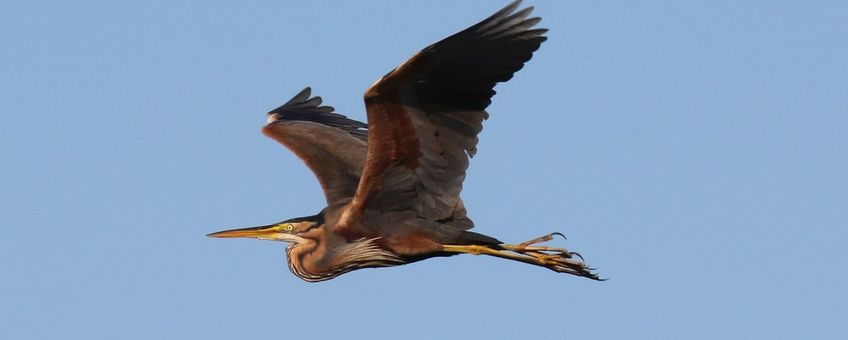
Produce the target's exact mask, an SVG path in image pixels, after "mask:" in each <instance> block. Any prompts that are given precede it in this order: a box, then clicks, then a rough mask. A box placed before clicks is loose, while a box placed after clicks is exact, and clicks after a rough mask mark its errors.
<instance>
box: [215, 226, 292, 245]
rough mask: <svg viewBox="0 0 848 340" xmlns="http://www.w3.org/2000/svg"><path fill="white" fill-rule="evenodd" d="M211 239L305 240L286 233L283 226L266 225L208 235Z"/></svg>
mask: <svg viewBox="0 0 848 340" xmlns="http://www.w3.org/2000/svg"><path fill="white" fill-rule="evenodd" d="M206 236H209V237H218V238H256V239H260V240H271V241H286V242H301V241H303V238H301V237H299V236H296V235H294V234H291V232H289V231H286V230H285V227H284V226H283V225H281V224H272V225H265V226H261V227H250V228H240V229H230V230H224V231H219V232H215V233H211V234H208V235H206Z"/></svg>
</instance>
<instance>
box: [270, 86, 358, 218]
mask: <svg viewBox="0 0 848 340" xmlns="http://www.w3.org/2000/svg"><path fill="white" fill-rule="evenodd" d="M310 92H311V89H310V88H308V87H307V88H305V89H303V91H300V93H298V94H297V95H296V96H294V98H292V99H291V100H289V101H288V102H286V103H285V104H283V105H282V106H280V107H278V108H276V109H273V110H271V111H270V112H268V124H266V125H265V127H263V128H262V133H264V134H265V135H266V136H268V137H271V138H273V139H274V140H276V141H278V142H280V143H281V144H283V145H285V146H286V147H287V148H289V150H291V151H292V152H294V154H295V155H297V156H298V157H300V159H302V160H303V161H304V162H305V163H306V165H307V166H308V167H309V169H311V170H312V172H313V173H315V176H316V177H318V182H320V183H321V188H323V189H324V196H325V198H326V199H327V205H328V206H331V205H334V204H338V203H342V202H346V201H349V200H350V198H351V197H353V195H354V193H355V192H356V187H357V185H358V183H359V177H360V174H361V171H362V168H363V165H364V162H365V152H366V142H367V139H368V130H367V127H368V126H367V125H366V124H365V123H362V122H359V121H355V120H353V119H349V118H347V117H345V116H343V115H340V114H338V113H335V112H333V110H334V109H333V108H332V107H330V106H321V97H312V98H309V96H310Z"/></svg>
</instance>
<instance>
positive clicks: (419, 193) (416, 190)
mask: <svg viewBox="0 0 848 340" xmlns="http://www.w3.org/2000/svg"><path fill="white" fill-rule="evenodd" d="M519 4H520V1H515V2H513V3H512V4H510V5H509V6H507V7H505V8H504V9H502V10H500V11H498V12H497V13H495V14H494V15H492V16H491V17H489V18H487V19H485V20H483V21H481V22H480V23H478V24H476V25H474V26H471V27H469V28H468V29H465V30H463V31H461V32H459V33H457V34H454V35H452V36H450V37H448V38H446V39H444V40H442V41H439V42H437V43H435V44H433V45H430V46H428V47H427V48H425V49H423V50H421V51H420V52H418V53H417V54H415V55H414V56H412V57H411V58H410V59H409V60H407V61H406V62H404V63H403V64H401V65H400V66H398V67H397V68H396V69H394V70H392V71H391V72H389V74H387V75H386V76H384V77H383V78H382V79H380V80H379V81H378V82H377V83H375V84H374V85H373V86H371V88H370V89H368V91H367V92H366V93H365V104H366V107H367V110H368V123H369V126H370V127H369V137H368V156H367V159H366V165H365V169H364V170H363V176H362V180H361V182H360V183H359V187H358V188H357V192H356V196H355V197H354V200H353V202H352V203H351V205H350V206H349V207H348V210H349V211H348V212H347V215H348V216H349V217H350V218H353V217H354V216H358V214H359V213H361V212H362V211H363V210H364V209H380V210H383V211H398V210H411V211H414V212H416V213H417V214H418V216H421V217H425V218H429V219H432V220H440V221H443V222H445V223H451V222H454V221H456V222H457V223H451V224H455V225H456V226H459V227H465V228H470V227H471V221H470V220H468V219H467V218H466V217H465V209H464V208H463V206H462V201H461V199H460V197H459V194H460V191H461V190H462V181H463V180H464V178H465V170H466V168H467V167H468V157H469V156H473V155H474V153H475V152H476V145H477V134H478V133H479V132H480V130H481V129H482V121H483V120H484V119H486V118H488V113H486V111H484V110H485V108H486V107H487V106H489V103H490V102H491V97H492V96H493V95H494V94H495V91H494V90H493V88H494V86H495V84H497V83H499V82H504V81H507V80H509V79H510V78H512V76H513V74H514V73H515V72H516V71H518V70H519V69H521V68H522V67H523V65H524V63H525V62H527V61H528V60H530V58H531V57H532V55H533V52H534V51H536V50H537V49H538V48H539V46H540V45H541V43H542V42H543V41H545V39H546V37H544V36H543V34H544V33H545V32H547V30H546V29H532V27H533V26H535V25H536V24H537V23H539V21H540V20H541V19H540V18H538V17H535V18H527V16H528V15H529V14H530V12H531V11H532V10H533V7H528V8H525V9H523V10H520V11H517V12H516V11H515V10H516V9H517V8H518V5H519Z"/></svg>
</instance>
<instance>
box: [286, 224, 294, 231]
mask: <svg viewBox="0 0 848 340" xmlns="http://www.w3.org/2000/svg"><path fill="white" fill-rule="evenodd" d="M292 229H294V226H293V225H291V224H286V230H292Z"/></svg>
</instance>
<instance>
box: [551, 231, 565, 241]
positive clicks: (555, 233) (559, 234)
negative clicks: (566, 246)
mask: <svg viewBox="0 0 848 340" xmlns="http://www.w3.org/2000/svg"><path fill="white" fill-rule="evenodd" d="M554 235H556V236H562V239H563V240H568V237H565V235H563V234H562V233H561V232H558V231H555V232H552V233H550V235H548V236H554Z"/></svg>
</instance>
